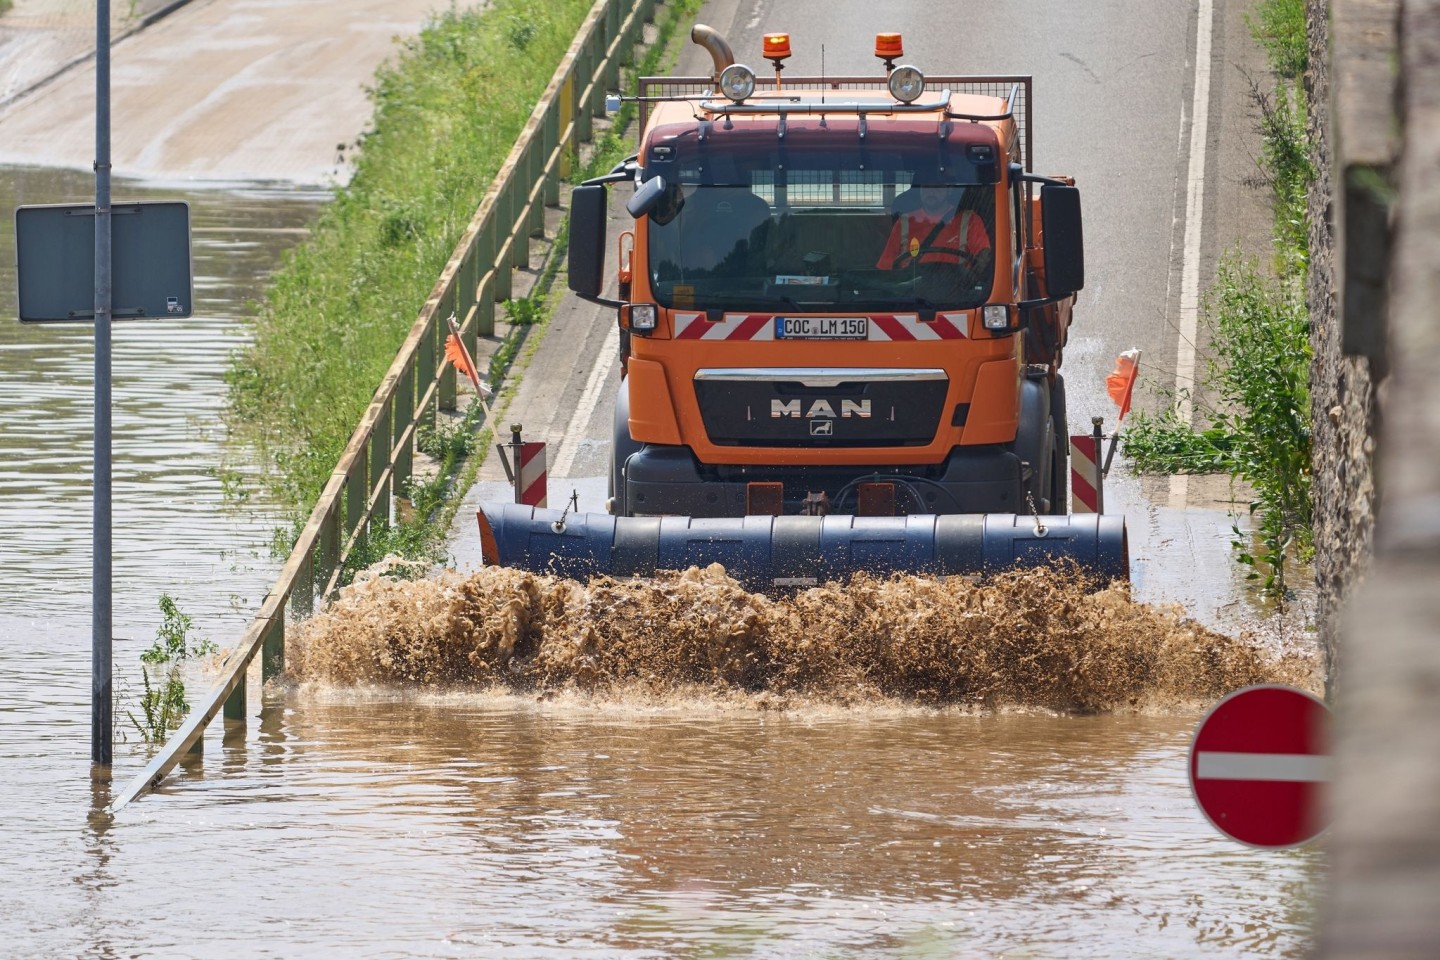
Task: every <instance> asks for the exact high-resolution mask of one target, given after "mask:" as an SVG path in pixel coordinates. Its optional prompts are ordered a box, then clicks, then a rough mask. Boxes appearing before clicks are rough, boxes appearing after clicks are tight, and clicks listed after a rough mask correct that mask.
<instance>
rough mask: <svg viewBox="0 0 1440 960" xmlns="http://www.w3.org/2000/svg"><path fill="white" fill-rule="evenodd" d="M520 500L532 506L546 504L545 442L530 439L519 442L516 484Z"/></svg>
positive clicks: (547, 497) (547, 498)
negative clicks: (517, 478) (517, 479)
mask: <svg viewBox="0 0 1440 960" xmlns="http://www.w3.org/2000/svg"><path fill="white" fill-rule="evenodd" d="M516 491H517V492H518V493H519V495H520V502H521V503H527V504H529V505H530V506H532V507H544V506H548V500H549V496H548V493H547V490H546V479H545V444H544V443H543V442H542V441H539V440H530V441H526V442H525V443H522V444H520V482H519V483H518V484H517V485H516Z"/></svg>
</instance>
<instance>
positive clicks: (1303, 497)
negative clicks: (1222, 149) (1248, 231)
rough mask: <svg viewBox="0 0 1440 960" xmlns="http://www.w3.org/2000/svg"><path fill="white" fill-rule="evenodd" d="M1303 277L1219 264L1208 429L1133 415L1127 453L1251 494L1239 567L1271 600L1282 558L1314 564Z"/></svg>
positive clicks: (1212, 296)
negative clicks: (1230, 481) (1217, 477)
mask: <svg viewBox="0 0 1440 960" xmlns="http://www.w3.org/2000/svg"><path fill="white" fill-rule="evenodd" d="M1302 283H1303V276H1301V277H1299V278H1297V277H1293V276H1292V277H1288V278H1280V279H1273V280H1272V279H1269V278H1266V277H1264V276H1262V275H1261V273H1260V270H1259V267H1258V265H1257V264H1256V263H1255V262H1254V261H1247V260H1242V259H1241V258H1240V257H1239V256H1237V255H1235V254H1233V253H1232V254H1228V255H1226V256H1225V257H1223V258H1222V259H1221V263H1220V267H1219V271H1218V275H1217V277H1216V280H1215V285H1214V286H1213V287H1212V288H1211V289H1210V291H1209V293H1208V294H1207V297H1206V303H1205V325H1206V328H1207V332H1208V333H1209V335H1210V340H1211V344H1212V349H1213V351H1214V353H1213V355H1212V357H1211V358H1209V359H1208V360H1207V361H1206V370H1205V374H1204V377H1203V381H1202V385H1203V386H1204V387H1205V388H1206V390H1207V392H1211V393H1213V394H1214V395H1215V396H1216V398H1217V401H1218V403H1217V405H1216V406H1215V407H1213V408H1206V409H1204V410H1202V411H1201V415H1202V416H1204V417H1205V418H1206V419H1208V420H1209V425H1208V426H1207V427H1206V428H1205V429H1203V430H1196V429H1194V428H1193V427H1192V426H1191V425H1190V424H1187V423H1181V422H1180V421H1179V419H1178V418H1177V417H1176V416H1175V414H1174V412H1173V409H1172V410H1168V411H1166V412H1165V413H1162V414H1159V415H1147V414H1144V413H1137V414H1136V415H1135V416H1134V419H1133V420H1132V423H1131V426H1130V427H1129V428H1128V429H1127V430H1126V431H1125V435H1124V443H1125V446H1124V450H1125V454H1126V456H1128V457H1131V458H1133V459H1134V461H1135V463H1136V466H1137V467H1139V468H1140V469H1142V470H1145V469H1148V470H1160V471H1165V472H1186V473H1206V472H1218V471H1224V472H1226V473H1229V474H1230V475H1231V476H1233V477H1236V478H1238V479H1241V480H1244V481H1246V482H1247V483H1248V484H1249V485H1250V487H1251V489H1252V490H1253V491H1254V499H1253V500H1252V502H1251V504H1250V509H1249V512H1250V515H1251V518H1252V520H1253V521H1255V522H1256V523H1257V527H1256V538H1257V546H1254V547H1251V546H1250V545H1249V544H1248V542H1247V541H1246V538H1245V537H1243V536H1242V535H1241V533H1240V531H1239V529H1238V525H1237V529H1236V547H1237V559H1238V560H1239V562H1241V563H1242V564H1245V565H1247V566H1249V567H1251V568H1252V569H1251V573H1250V574H1249V577H1250V578H1251V579H1255V580H1260V581H1262V584H1261V585H1262V587H1263V588H1264V590H1265V592H1266V593H1268V594H1271V595H1273V596H1283V595H1284V593H1285V591H1286V581H1285V559H1286V557H1287V556H1293V557H1296V558H1298V559H1301V560H1304V559H1308V557H1309V554H1310V551H1311V549H1312V547H1311V500H1310V391H1309V384H1308V381H1307V371H1308V369H1309V363H1310V345H1309V336H1310V333H1309V331H1310V326H1309V313H1308V312H1307V310H1306V305H1305V298H1304V289H1303V286H1302V285H1301V284H1302Z"/></svg>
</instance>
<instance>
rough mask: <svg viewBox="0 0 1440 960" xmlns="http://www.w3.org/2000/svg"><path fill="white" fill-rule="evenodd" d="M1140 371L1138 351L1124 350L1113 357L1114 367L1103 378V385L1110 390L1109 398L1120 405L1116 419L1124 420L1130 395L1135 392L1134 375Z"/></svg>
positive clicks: (1128, 408)
mask: <svg viewBox="0 0 1440 960" xmlns="http://www.w3.org/2000/svg"><path fill="white" fill-rule="evenodd" d="M1139 372H1140V351H1139V350H1126V351H1125V352H1124V353H1122V354H1120V356H1118V357H1116V358H1115V369H1114V370H1112V371H1111V372H1110V376H1108V377H1106V378H1105V387H1106V389H1107V390H1109V392H1110V399H1111V400H1114V401H1115V403H1116V405H1117V406H1119V407H1120V416H1118V417H1117V418H1116V420H1117V421H1118V420H1124V419H1125V414H1127V413H1129V412H1130V395H1131V394H1132V393H1134V392H1135V377H1136V375H1137V374H1138V373H1139Z"/></svg>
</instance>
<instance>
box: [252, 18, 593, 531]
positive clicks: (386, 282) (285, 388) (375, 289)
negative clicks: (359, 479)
mask: <svg viewBox="0 0 1440 960" xmlns="http://www.w3.org/2000/svg"><path fill="white" fill-rule="evenodd" d="M590 7H591V4H590V2H589V0H552V2H550V3H546V4H534V3H527V2H522V0H496V2H494V3H492V4H491V5H489V6H488V7H486V8H485V9H484V10H483V11H479V12H477V11H473V10H469V11H463V12H461V11H457V10H455V9H453V8H452V9H450V10H449V11H447V12H445V13H442V14H439V15H437V17H436V18H435V19H434V20H433V21H432V22H431V23H430V24H429V25H428V26H427V27H426V29H425V30H424V31H423V32H422V33H421V34H420V36H418V37H417V38H414V39H412V40H410V41H408V42H406V43H405V44H403V46H402V47H401V50H400V52H399V56H398V57H397V59H396V60H395V62H394V63H392V64H389V65H387V66H386V67H384V68H382V69H381V71H380V72H379V73H378V74H377V77H376V81H375V85H374V87H373V88H372V90H371V98H372V100H373V102H374V105H375V112H374V117H373V120H372V125H371V128H370V130H369V132H367V133H366V134H365V135H364V136H363V137H361V138H360V140H359V142H358V147H359V156H358V160H357V162H356V168H355V175H354V178H353V179H352V180H351V182H350V184H349V186H348V187H346V188H344V189H341V190H338V191H337V192H336V195H335V199H334V201H333V202H332V203H331V204H329V205H328V206H327V207H326V209H325V211H324V212H323V213H322V214H321V216H320V218H319V220H318V222H317V223H316V225H315V227H314V230H313V232H312V235H311V237H310V238H309V239H308V240H307V241H306V242H305V243H304V244H302V245H301V246H300V247H298V248H296V250H295V251H294V252H293V253H292V254H291V255H290V256H289V257H288V258H287V260H286V262H285V264H284V265H283V267H282V268H281V270H280V271H279V272H278V273H277V275H276V276H275V277H274V279H273V281H272V284H271V286H270V289H269V291H268V293H267V296H266V299H265V303H264V305H263V306H262V308H261V310H260V315H259V317H258V318H257V321H256V328H255V340H254V344H253V345H252V346H251V347H250V348H249V349H248V350H246V351H244V352H243V353H242V354H241V355H240V356H239V357H237V362H236V363H235V365H234V367H233V368H232V371H231V374H230V406H229V422H230V424H231V427H232V433H233V434H234V435H236V436H237V437H238V438H240V439H243V440H247V441H250V442H252V443H254V444H255V445H256V446H257V448H258V449H259V450H260V451H261V455H262V457H263V458H264V460H265V461H266V463H265V467H266V469H265V470H264V471H263V472H264V474H265V478H266V479H265V481H264V484H265V486H266V488H267V493H268V494H270V496H272V497H273V498H275V499H276V500H278V502H280V503H281V504H282V505H283V506H284V508H285V509H287V510H288V511H289V512H290V513H291V514H292V516H293V517H294V518H298V519H301V520H303V517H304V515H305V514H307V513H308V511H309V509H310V508H311V505H312V504H313V503H314V501H315V498H316V497H317V496H318V494H319V492H320V490H321V489H323V487H324V483H325V481H326V479H327V478H328V476H329V474H330V471H331V470H332V469H333V468H334V466H335V463H336V462H337V461H338V460H339V458H340V454H341V453H342V452H343V451H344V448H345V445H346V443H347V442H348V441H349V439H350V435H351V434H352V433H353V431H354V429H355V425H356V423H358V422H359V420H360V417H361V415H362V413H363V412H364V410H365V407H366V405H367V404H368V403H369V401H370V398H371V397H372V396H373V394H374V391H375V389H376V387H377V386H378V384H379V382H380V379H381V377H382V376H383V375H384V372H385V370H386V369H387V368H388V367H389V365H390V363H391V362H392V360H393V359H394V357H395V354H396V351H397V350H398V349H399V346H400V344H401V343H402V342H403V341H404V338H405V336H406V334H407V333H408V332H409V330H410V327H411V325H412V324H413V323H414V320H415V317H416V315H417V314H418V313H419V310H420V308H421V306H422V305H423V304H424V301H425V297H426V296H427V295H428V293H429V291H430V289H431V288H432V287H433V286H434V283H435V279H436V277H438V276H439V274H440V271H441V270H442V269H443V267H444V265H445V263H446V261H447V260H448V259H449V256H450V253H451V251H452V250H453V249H454V247H455V244H456V242H457V241H458V240H459V237H460V235H461V233H462V232H463V231H464V229H465V227H466V225H467V224H468V223H469V221H470V218H471V216H472V215H473V213H474V211H475V209H476V207H478V206H479V203H480V200H481V198H482V197H483V196H484V194H485V191H486V190H487V189H488V188H489V186H490V183H491V181H492V179H493V178H494V176H495V174H496V172H497V171H498V170H499V168H500V165H501V164H502V163H503V162H504V159H505V157H506V155H507V154H508V153H509V151H510V149H511V147H512V146H513V145H514V143H515V141H516V139H517V138H518V137H519V135H520V132H521V129H522V128H523V126H524V124H525V121H526V120H527V119H528V118H529V116H530V112H531V110H532V109H533V108H534V105H535V103H536V102H537V101H538V99H539V97H540V94H541V92H542V91H543V90H544V88H545V85H546V84H547V83H548V82H549V80H550V77H551V75H552V74H553V72H554V69H555V66H556V64H558V63H559V61H560V59H561V57H562V56H563V55H564V53H565V50H566V49H567V48H568V47H569V45H570V43H571V41H572V40H573V39H574V37H575V34H576V31H577V30H578V28H579V25H580V23H581V22H582V21H583V19H584V17H585V15H586V14H587V13H588V12H589V10H590Z"/></svg>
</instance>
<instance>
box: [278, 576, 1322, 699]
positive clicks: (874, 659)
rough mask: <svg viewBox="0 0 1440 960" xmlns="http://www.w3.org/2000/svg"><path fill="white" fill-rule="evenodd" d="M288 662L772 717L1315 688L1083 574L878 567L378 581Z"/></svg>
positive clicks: (1270, 651) (373, 679)
mask: <svg viewBox="0 0 1440 960" xmlns="http://www.w3.org/2000/svg"><path fill="white" fill-rule="evenodd" d="M288 660H289V663H288V667H289V672H290V675H291V676H292V677H293V678H294V679H295V680H298V681H301V682H305V681H317V682H320V683H324V684H331V685H345V686H350V685H361V684H366V685H370V684H384V685H398V686H402V687H414V686H455V685H483V686H489V687H501V688H505V689H508V690H511V691H514V692H522V693H541V694H545V693H553V692H559V691H588V692H594V693H601V694H607V695H608V694H622V695H642V696H652V695H653V696H665V695H667V694H673V693H676V692H679V691H682V690H683V691H691V692H695V691H706V692H709V693H712V694H718V695H722V696H725V697H727V698H732V699H733V698H735V697H740V698H741V699H743V700H747V701H749V702H753V703H755V704H756V705H759V706H766V707H773V706H777V705H784V704H786V703H790V702H798V701H801V700H803V701H806V702H816V701H819V702H829V703H842V704H858V703H862V702H866V701H894V700H901V701H907V702H910V703H915V704H924V705H933V706H961V707H970V708H982V709H994V708H1002V707H1012V706H1021V707H1042V708H1047V709H1051V710H1064V711H1112V710H1132V709H1135V710H1153V709H1162V710H1163V709H1167V708H1187V707H1193V706H1195V705H1197V704H1205V703H1212V702H1213V701H1214V700H1215V699H1217V698H1218V697H1220V696H1222V695H1223V694H1225V693H1227V692H1229V691H1231V690H1234V689H1236V688H1238V687H1242V686H1245V685H1248V684H1253V683H1269V682H1276V683H1290V684H1294V685H1298V686H1302V687H1306V688H1310V689H1314V688H1315V687H1316V685H1317V684H1316V679H1315V670H1316V664H1315V662H1314V660H1313V658H1310V657H1308V656H1306V655H1304V654H1303V653H1297V652H1279V651H1276V650H1275V649H1274V648H1273V647H1269V646H1268V645H1267V644H1265V643H1263V642H1261V641H1260V640H1259V639H1258V638H1256V637H1251V636H1242V637H1239V638H1232V637H1227V636H1224V635H1222V634H1218V633H1215V632H1213V631H1210V630H1208V629H1206V628H1205V627H1203V626H1201V625H1199V624H1197V623H1195V622H1193V621H1191V620H1188V619H1186V618H1185V617H1184V616H1183V614H1182V612H1181V611H1180V610H1179V609H1178V608H1172V609H1160V608H1156V607H1153V606H1150V605H1147V604H1142V603H1137V602H1135V601H1133V600H1131V598H1130V594H1129V589H1128V585H1126V584H1121V583H1115V584H1110V585H1101V584H1098V583H1096V582H1094V581H1092V580H1090V579H1088V578H1087V577H1086V576H1085V575H1084V574H1083V573H1081V572H1079V571H1074V570H1071V571H1069V572H1057V571H1053V570H1030V571H1017V572H1013V573H1006V574H1003V575H1000V576H996V577H992V578H990V579H988V580H985V581H983V582H974V581H971V580H970V579H967V578H964V577H950V578H945V579H938V580H937V579H929V578H924V577H915V576H905V575H897V576H894V577H890V578H886V579H882V578H877V577H872V576H864V575H862V576H857V577H856V578H854V579H853V580H851V581H850V582H849V583H848V584H845V585H838V584H828V585H826V586H823V587H819V588H814V589H810V590H806V591H803V592H800V593H796V594H793V595H790V596H777V597H768V596H765V595H762V594H753V593H748V592H746V591H745V590H744V589H742V588H741V587H740V586H739V585H738V584H737V583H736V582H735V581H734V580H732V579H730V577H728V576H727V575H726V573H725V571H724V569H723V568H722V567H720V566H719V565H718V564H717V565H713V566H711V567H709V568H708V569H696V568H692V569H690V570H686V571H684V572H682V573H662V574H660V575H658V576H657V577H655V578H653V579H650V580H626V581H620V580H613V579H608V578H601V579H595V580H592V581H591V582H589V583H578V582H576V581H573V580H565V579H560V578H557V577H551V576H544V575H535V574H531V573H525V572H521V571H517V570H509V569H505V568H485V569H482V570H480V571H478V572H475V573H473V574H471V575H468V576H462V575H460V574H458V573H454V572H447V573H443V574H441V575H439V576H437V577H435V578H432V579H428V580H421V581H401V580H394V579H389V578H387V577H385V576H381V575H377V574H375V573H370V574H367V575H362V576H361V577H360V578H357V582H356V583H355V584H354V585H353V586H351V587H348V588H346V589H345V590H344V591H343V592H342V593H341V595H340V596H339V597H338V598H337V599H336V601H335V602H333V603H332V604H331V605H330V606H329V607H328V608H326V609H325V610H324V611H323V612H321V613H319V614H317V615H316V616H315V617H314V618H312V619H311V620H309V621H307V622H306V623H304V624H301V625H300V626H299V627H298V629H297V630H296V634H295V638H294V640H293V641H292V644H291V653H290V655H289V658H288Z"/></svg>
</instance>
